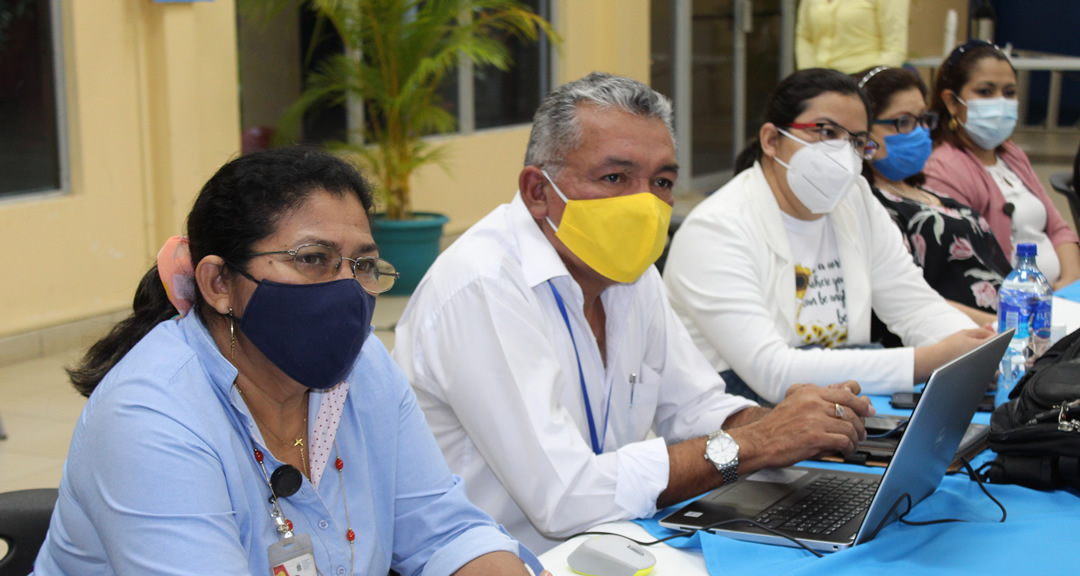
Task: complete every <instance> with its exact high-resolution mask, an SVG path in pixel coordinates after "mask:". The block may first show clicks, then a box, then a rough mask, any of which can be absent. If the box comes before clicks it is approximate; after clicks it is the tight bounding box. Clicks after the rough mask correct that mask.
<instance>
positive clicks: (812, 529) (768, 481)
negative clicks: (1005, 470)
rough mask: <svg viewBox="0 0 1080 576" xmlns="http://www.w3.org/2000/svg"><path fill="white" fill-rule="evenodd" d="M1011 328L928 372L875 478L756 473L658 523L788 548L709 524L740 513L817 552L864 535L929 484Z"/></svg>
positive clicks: (803, 470) (929, 489)
mask: <svg viewBox="0 0 1080 576" xmlns="http://www.w3.org/2000/svg"><path fill="white" fill-rule="evenodd" d="M1012 332H1013V331H1012V330H1009V331H1007V332H1003V333H1001V334H998V335H997V336H995V337H993V338H991V339H989V340H987V341H986V342H984V343H982V344H981V345H980V346H978V347H977V348H975V349H974V350H972V351H970V352H968V353H967V354H964V355H963V356H961V357H959V358H957V359H955V360H953V361H952V362H949V363H948V364H946V365H944V366H942V367H941V368H938V369H937V370H935V371H934V373H933V374H932V375H931V376H930V380H929V381H928V382H927V383H926V388H925V389H924V390H923V398H922V400H921V401H920V402H919V404H918V406H917V407H916V408H915V412H914V413H913V414H912V415H911V420H910V421H909V422H908V426H907V431H906V432H905V433H904V435H903V437H902V438H901V440H900V444H899V445H898V446H897V448H896V453H895V454H893V457H892V462H890V464H889V466H888V467H887V468H886V469H885V473H884V474H883V475H877V474H869V473H865V472H846V471H840V470H828V469H823V468H807V467H802V466H789V467H787V468H778V469H765V470H759V471H757V472H755V473H753V474H751V475H749V476H747V477H745V478H743V479H741V480H739V481H738V482H735V483H733V484H731V485H728V486H721V487H720V488H718V489H716V490H714V491H713V492H711V493H709V494H707V495H705V496H704V497H702V498H700V499H698V500H696V501H695V502H693V503H691V504H689V505H687V506H685V507H683V508H681V509H679V510H678V511H676V512H674V513H672V514H669V515H668V516H667V517H665V518H664V519H663V520H661V521H660V525H661V526H665V527H668V528H674V529H677V530H699V529H704V528H708V529H709V530H710V531H712V532H715V533H717V534H722V535H724V536H729V537H731V538H736V539H739V540H748V541H751V542H764V543H768V544H779V545H783V546H795V543H794V542H792V541H790V540H788V539H787V538H784V537H781V536H778V535H776V534H772V533H769V532H767V531H765V530H762V529H760V528H757V527H754V526H752V525H749V524H742V523H738V522H735V523H731V524H727V525H725V526H721V527H716V528H711V526H712V525H713V524H716V523H717V522H722V521H726V520H735V519H740V518H748V519H751V520H755V521H757V522H758V523H760V524H763V525H766V526H768V527H770V528H772V529H773V530H777V531H779V532H781V533H783V534H786V535H789V536H791V537H793V538H795V539H797V540H799V541H800V542H802V543H803V544H805V545H806V546H808V547H810V548H813V549H814V550H818V551H822V552H833V551H836V550H842V549H844V548H848V547H850V546H854V545H856V544H861V543H863V542H866V541H869V540H871V539H872V538H873V537H874V536H875V535H877V532H878V530H879V529H880V527H881V526H884V525H885V524H887V523H889V522H892V521H894V520H895V519H896V517H897V516H899V515H900V514H902V513H904V512H906V511H907V510H908V509H909V507H910V506H914V505H915V504H918V503H919V502H921V501H922V500H923V499H924V498H926V497H927V496H929V495H930V494H931V493H933V491H934V490H935V489H936V488H937V486H938V484H939V483H940V482H941V478H942V477H943V476H944V475H945V469H946V468H947V467H948V465H949V462H950V461H951V460H952V459H953V455H954V454H955V453H956V449H957V447H958V446H959V445H960V440H961V439H962V438H963V436H964V433H965V431H966V430H967V428H968V423H969V422H971V418H972V416H974V415H975V409H976V407H977V406H978V404H979V400H980V399H981V398H982V397H983V395H984V394H985V393H986V382H987V381H988V380H989V379H990V377H991V376H992V375H993V374H994V370H995V369H996V368H997V365H998V363H999V362H1000V361H1001V357H1002V356H1003V355H1004V354H1005V349H1006V348H1007V347H1008V345H1009V340H1010V339H1011V338H1012ZM905 495H906V496H909V497H910V503H908V500H907V498H906V497H905ZM901 500H903V501H902V502H901ZM898 502H899V503H898Z"/></svg>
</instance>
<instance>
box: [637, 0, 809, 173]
mask: <svg viewBox="0 0 1080 576" xmlns="http://www.w3.org/2000/svg"><path fill="white" fill-rule="evenodd" d="M794 4H795V3H794V0H653V1H652V3H651V6H652V66H651V73H652V86H653V88H655V89H656V90H657V91H659V92H661V93H663V94H665V95H667V96H668V97H670V98H671V99H672V101H673V102H674V104H675V136H676V140H677V143H678V154H679V164H680V166H681V167H682V171H683V177H682V178H680V183H681V185H680V190H681V191H699V192H700V191H711V190H715V189H716V188H718V187H719V186H721V185H722V184H723V183H724V182H726V181H727V180H728V179H730V178H731V168H732V166H733V164H734V159H735V156H736V155H737V154H738V153H739V151H740V150H741V149H742V147H743V146H744V145H745V143H746V141H747V139H748V138H750V137H753V136H754V135H755V134H756V132H757V128H758V126H759V124H760V119H761V117H762V115H763V113H764V107H765V104H766V101H765V95H766V94H768V93H769V92H771V91H772V89H773V87H775V86H776V83H777V82H778V81H779V79H780V78H781V77H782V75H784V74H786V73H787V72H788V70H789V69H790V62H791V60H792V58H791V56H790V55H788V56H787V57H786V58H785V54H786V52H791V46H792V45H793V35H794V26H793V25H789V21H790V22H793V21H794V10H795V7H794Z"/></svg>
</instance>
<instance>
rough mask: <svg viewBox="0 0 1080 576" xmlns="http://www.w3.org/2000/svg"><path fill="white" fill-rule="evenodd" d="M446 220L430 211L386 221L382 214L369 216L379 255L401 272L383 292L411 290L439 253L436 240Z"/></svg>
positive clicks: (401, 292)
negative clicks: (409, 217)
mask: <svg viewBox="0 0 1080 576" xmlns="http://www.w3.org/2000/svg"><path fill="white" fill-rule="evenodd" d="M448 220H449V218H447V217H446V216H444V215H442V214H436V213H434V212H413V217H412V218H411V219H409V220H388V219H387V218H386V214H375V215H373V216H372V217H371V234H372V235H373V236H374V237H375V243H376V244H378V245H379V256H380V257H381V258H382V259H383V260H386V261H388V262H390V263H391V264H393V265H394V267H396V268H397V271H398V273H399V274H401V277H400V278H398V280H397V282H396V283H394V287H393V288H391V289H390V291H389V292H387V294H412V293H413V290H415V289H416V285H417V284H419V283H420V279H421V278H423V277H424V273H426V272H427V270H428V268H431V264H432V263H434V262H435V258H437V257H438V256H439V240H440V239H441V238H442V233H443V225H444V224H446V222H447V221H448Z"/></svg>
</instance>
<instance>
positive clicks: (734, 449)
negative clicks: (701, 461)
mask: <svg viewBox="0 0 1080 576" xmlns="http://www.w3.org/2000/svg"><path fill="white" fill-rule="evenodd" d="M706 453H708V455H709V460H712V462H713V463H714V464H721V465H722V464H727V463H728V462H732V461H734V460H735V459H736V458H738V457H739V445H738V444H736V443H735V440H733V439H732V438H731V436H728V435H727V434H720V435H719V436H716V437H715V438H713V439H712V440H711V441H710V442H709V445H708V447H707V448H706Z"/></svg>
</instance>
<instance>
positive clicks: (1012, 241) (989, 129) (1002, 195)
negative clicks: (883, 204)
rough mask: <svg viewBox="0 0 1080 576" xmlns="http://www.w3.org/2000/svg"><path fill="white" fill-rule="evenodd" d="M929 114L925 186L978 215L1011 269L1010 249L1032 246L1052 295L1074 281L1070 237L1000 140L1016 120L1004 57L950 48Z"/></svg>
mask: <svg viewBox="0 0 1080 576" xmlns="http://www.w3.org/2000/svg"><path fill="white" fill-rule="evenodd" d="M930 109H931V110H933V111H934V112H937V113H938V114H939V115H940V117H941V118H942V122H941V123H940V124H938V126H937V128H936V129H934V131H933V132H932V133H931V135H932V137H933V140H934V153H933V154H932V155H931V156H930V159H929V160H928V161H927V162H926V167H925V168H924V169H923V172H924V173H925V174H926V183H927V185H928V186H929V187H930V188H933V189H934V190H937V191H939V192H943V193H945V194H948V195H949V196H952V197H953V198H955V199H956V200H958V201H960V202H962V203H964V204H967V205H968V206H971V207H972V208H974V209H975V210H977V211H978V212H979V213H980V214H982V215H983V217H985V218H986V220H987V221H988V222H989V223H990V229H991V230H993V232H994V236H995V237H996V238H997V241H998V243H999V244H1001V249H1002V250H1003V251H1004V252H1005V254H1008V255H1010V257H1011V258H1012V260H1013V261H1015V257H1016V253H1015V245H1016V244H1019V243H1021V242H1034V243H1035V244H1037V245H1038V246H1039V253H1038V265H1039V269H1040V270H1042V272H1043V273H1044V274H1045V275H1046V277H1047V279H1048V280H1050V282H1051V284H1053V286H1054V289H1058V288H1061V287H1062V286H1066V285H1068V284H1070V283H1072V282H1073V281H1075V280H1077V279H1080V245H1078V244H1077V237H1076V234H1075V233H1074V232H1073V231H1072V229H1070V228H1069V226H1068V224H1066V223H1065V220H1064V219H1063V218H1062V217H1061V214H1060V213H1059V212H1058V211H1057V208H1055V207H1054V204H1053V202H1052V201H1051V200H1050V197H1049V196H1048V195H1047V193H1046V190H1045V189H1044V188H1043V186H1042V184H1041V183H1040V182H1039V178H1038V176H1036V175H1035V171H1034V170H1033V169H1032V167H1031V161H1030V160H1028V157H1027V155H1025V154H1024V152H1023V151H1022V150H1020V147H1019V146H1017V145H1016V144H1014V143H1012V142H1010V141H1009V140H1008V138H1009V136H1011V135H1012V131H1013V129H1014V128H1015V126H1016V118H1017V101H1016V71H1015V70H1014V69H1013V67H1012V64H1010V63H1009V60H1008V58H1006V56H1005V54H1004V53H1002V52H1001V50H1000V49H998V48H997V47H996V46H994V45H993V44H990V43H988V42H983V41H981V40H974V41H971V42H968V43H967V44H964V45H962V46H959V47H957V48H956V49H955V50H953V52H952V54H950V55H949V58H948V59H947V60H946V61H945V64H944V65H942V67H941V68H940V69H938V74H937V79H936V80H935V82H934V91H933V94H932V96H931V100H930Z"/></svg>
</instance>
